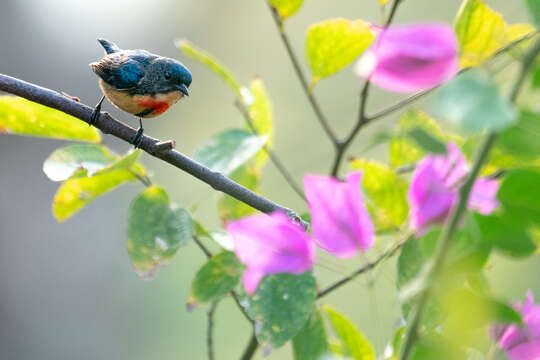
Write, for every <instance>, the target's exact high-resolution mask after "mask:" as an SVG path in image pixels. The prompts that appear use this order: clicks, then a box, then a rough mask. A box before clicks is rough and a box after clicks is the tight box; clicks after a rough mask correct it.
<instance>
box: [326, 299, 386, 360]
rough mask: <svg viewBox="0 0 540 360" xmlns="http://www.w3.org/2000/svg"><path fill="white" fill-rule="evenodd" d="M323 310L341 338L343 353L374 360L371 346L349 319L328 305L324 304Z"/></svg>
mask: <svg viewBox="0 0 540 360" xmlns="http://www.w3.org/2000/svg"><path fill="white" fill-rule="evenodd" d="M323 310H324V312H325V313H326V315H327V316H328V319H329V320H330V323H331V324H332V328H333V329H334V332H335V333H336V335H337V336H338V338H339V339H340V340H341V344H342V350H343V351H344V353H343V355H345V356H347V357H350V358H352V359H354V360H375V350H373V346H372V345H371V343H370V342H369V341H368V339H367V338H366V337H365V336H364V334H362V333H361V332H360V331H359V330H358V329H357V328H356V326H355V325H354V324H353V323H352V322H351V321H350V320H349V319H347V318H346V317H345V316H344V315H343V314H341V313H339V312H337V311H336V310H335V309H333V308H332V307H330V306H329V305H324V306H323Z"/></svg>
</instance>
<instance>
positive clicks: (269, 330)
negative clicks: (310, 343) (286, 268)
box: [246, 271, 317, 348]
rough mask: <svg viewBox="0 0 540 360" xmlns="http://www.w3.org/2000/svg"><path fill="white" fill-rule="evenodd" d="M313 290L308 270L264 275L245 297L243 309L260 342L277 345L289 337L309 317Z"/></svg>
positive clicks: (314, 287) (299, 328) (314, 285)
mask: <svg viewBox="0 0 540 360" xmlns="http://www.w3.org/2000/svg"><path fill="white" fill-rule="evenodd" d="M316 293H317V291H316V284H315V278H314V277H313V274H312V273H311V272H310V271H308V272H305V273H304V274H302V275H292V274H286V273H283V274H276V275H267V276H265V277H264V278H263V279H262V280H261V282H260V283H259V286H258V288H257V291H256V292H255V294H254V295H253V296H247V297H246V300H247V303H248V305H247V307H246V312H247V314H248V315H249V317H250V318H251V319H252V320H253V321H255V324H256V325H255V329H256V336H257V340H258V341H259V343H260V344H261V346H262V347H271V348H278V347H280V346H282V345H283V344H285V343H286V342H287V341H289V340H290V339H292V338H293V337H294V336H295V335H296V334H297V333H298V332H299V331H300V330H301V329H302V328H303V327H304V325H305V324H306V322H307V321H308V319H309V317H310V315H311V312H312V309H313V303H314V301H315V297H316Z"/></svg>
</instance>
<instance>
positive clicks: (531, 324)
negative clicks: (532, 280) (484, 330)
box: [491, 291, 540, 360]
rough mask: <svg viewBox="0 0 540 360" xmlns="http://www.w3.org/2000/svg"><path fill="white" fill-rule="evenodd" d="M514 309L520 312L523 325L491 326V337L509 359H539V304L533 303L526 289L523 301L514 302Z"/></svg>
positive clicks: (531, 296) (530, 294)
mask: <svg viewBox="0 0 540 360" xmlns="http://www.w3.org/2000/svg"><path fill="white" fill-rule="evenodd" d="M514 309H516V310H517V311H519V312H520V313H521V316H522V318H523V323H524V327H523V328H520V327H519V326H517V325H510V326H498V327H495V328H492V330H494V331H491V335H492V337H493V338H494V339H495V340H496V341H497V342H498V344H499V347H500V348H501V349H503V350H504V351H505V352H506V353H507V354H508V357H509V359H510V360H536V359H540V306H538V305H535V304H534V299H533V295H532V293H531V292H530V291H528V292H527V300H526V301H525V303H524V304H521V303H517V304H515V305H514Z"/></svg>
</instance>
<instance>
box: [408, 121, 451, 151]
mask: <svg viewBox="0 0 540 360" xmlns="http://www.w3.org/2000/svg"><path fill="white" fill-rule="evenodd" d="M406 135H407V136H408V137H410V138H411V139H413V140H414V141H415V142H416V144H417V145H418V146H419V147H420V148H421V149H422V150H424V151H425V152H429V153H433V154H446V145H445V144H444V142H442V141H440V140H439V139H437V138H436V137H435V136H433V135H431V134H430V133H428V132H427V131H425V130H424V129H422V128H421V127H419V126H418V127H415V128H412V129H411V130H409V131H408V132H407V134H406Z"/></svg>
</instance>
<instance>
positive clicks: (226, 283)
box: [187, 251, 245, 309]
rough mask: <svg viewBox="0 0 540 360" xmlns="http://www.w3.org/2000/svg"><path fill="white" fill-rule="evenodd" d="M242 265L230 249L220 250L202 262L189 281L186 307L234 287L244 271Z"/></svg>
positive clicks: (189, 307) (212, 297)
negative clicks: (189, 291)
mask: <svg viewBox="0 0 540 360" xmlns="http://www.w3.org/2000/svg"><path fill="white" fill-rule="evenodd" d="M244 269H245V267H244V265H242V263H240V262H239V261H238V259H237V258H236V255H234V253H233V252H231V251H222V252H220V253H219V254H217V255H214V256H212V257H211V258H210V259H209V260H208V261H207V262H206V264H204V265H203V266H202V267H201V268H200V269H199V271H198V272H197V274H196V275H195V279H193V282H192V283H191V293H190V294H189V300H188V304H187V307H188V309H193V308H196V307H197V306H198V305H200V304H203V303H208V302H210V301H213V300H216V299H218V298H220V297H222V296H224V295H226V294H227V293H228V292H230V291H231V290H233V289H234V287H235V286H236V285H237V284H238V281H239V280H240V278H241V277H242V273H243V272H244Z"/></svg>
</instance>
